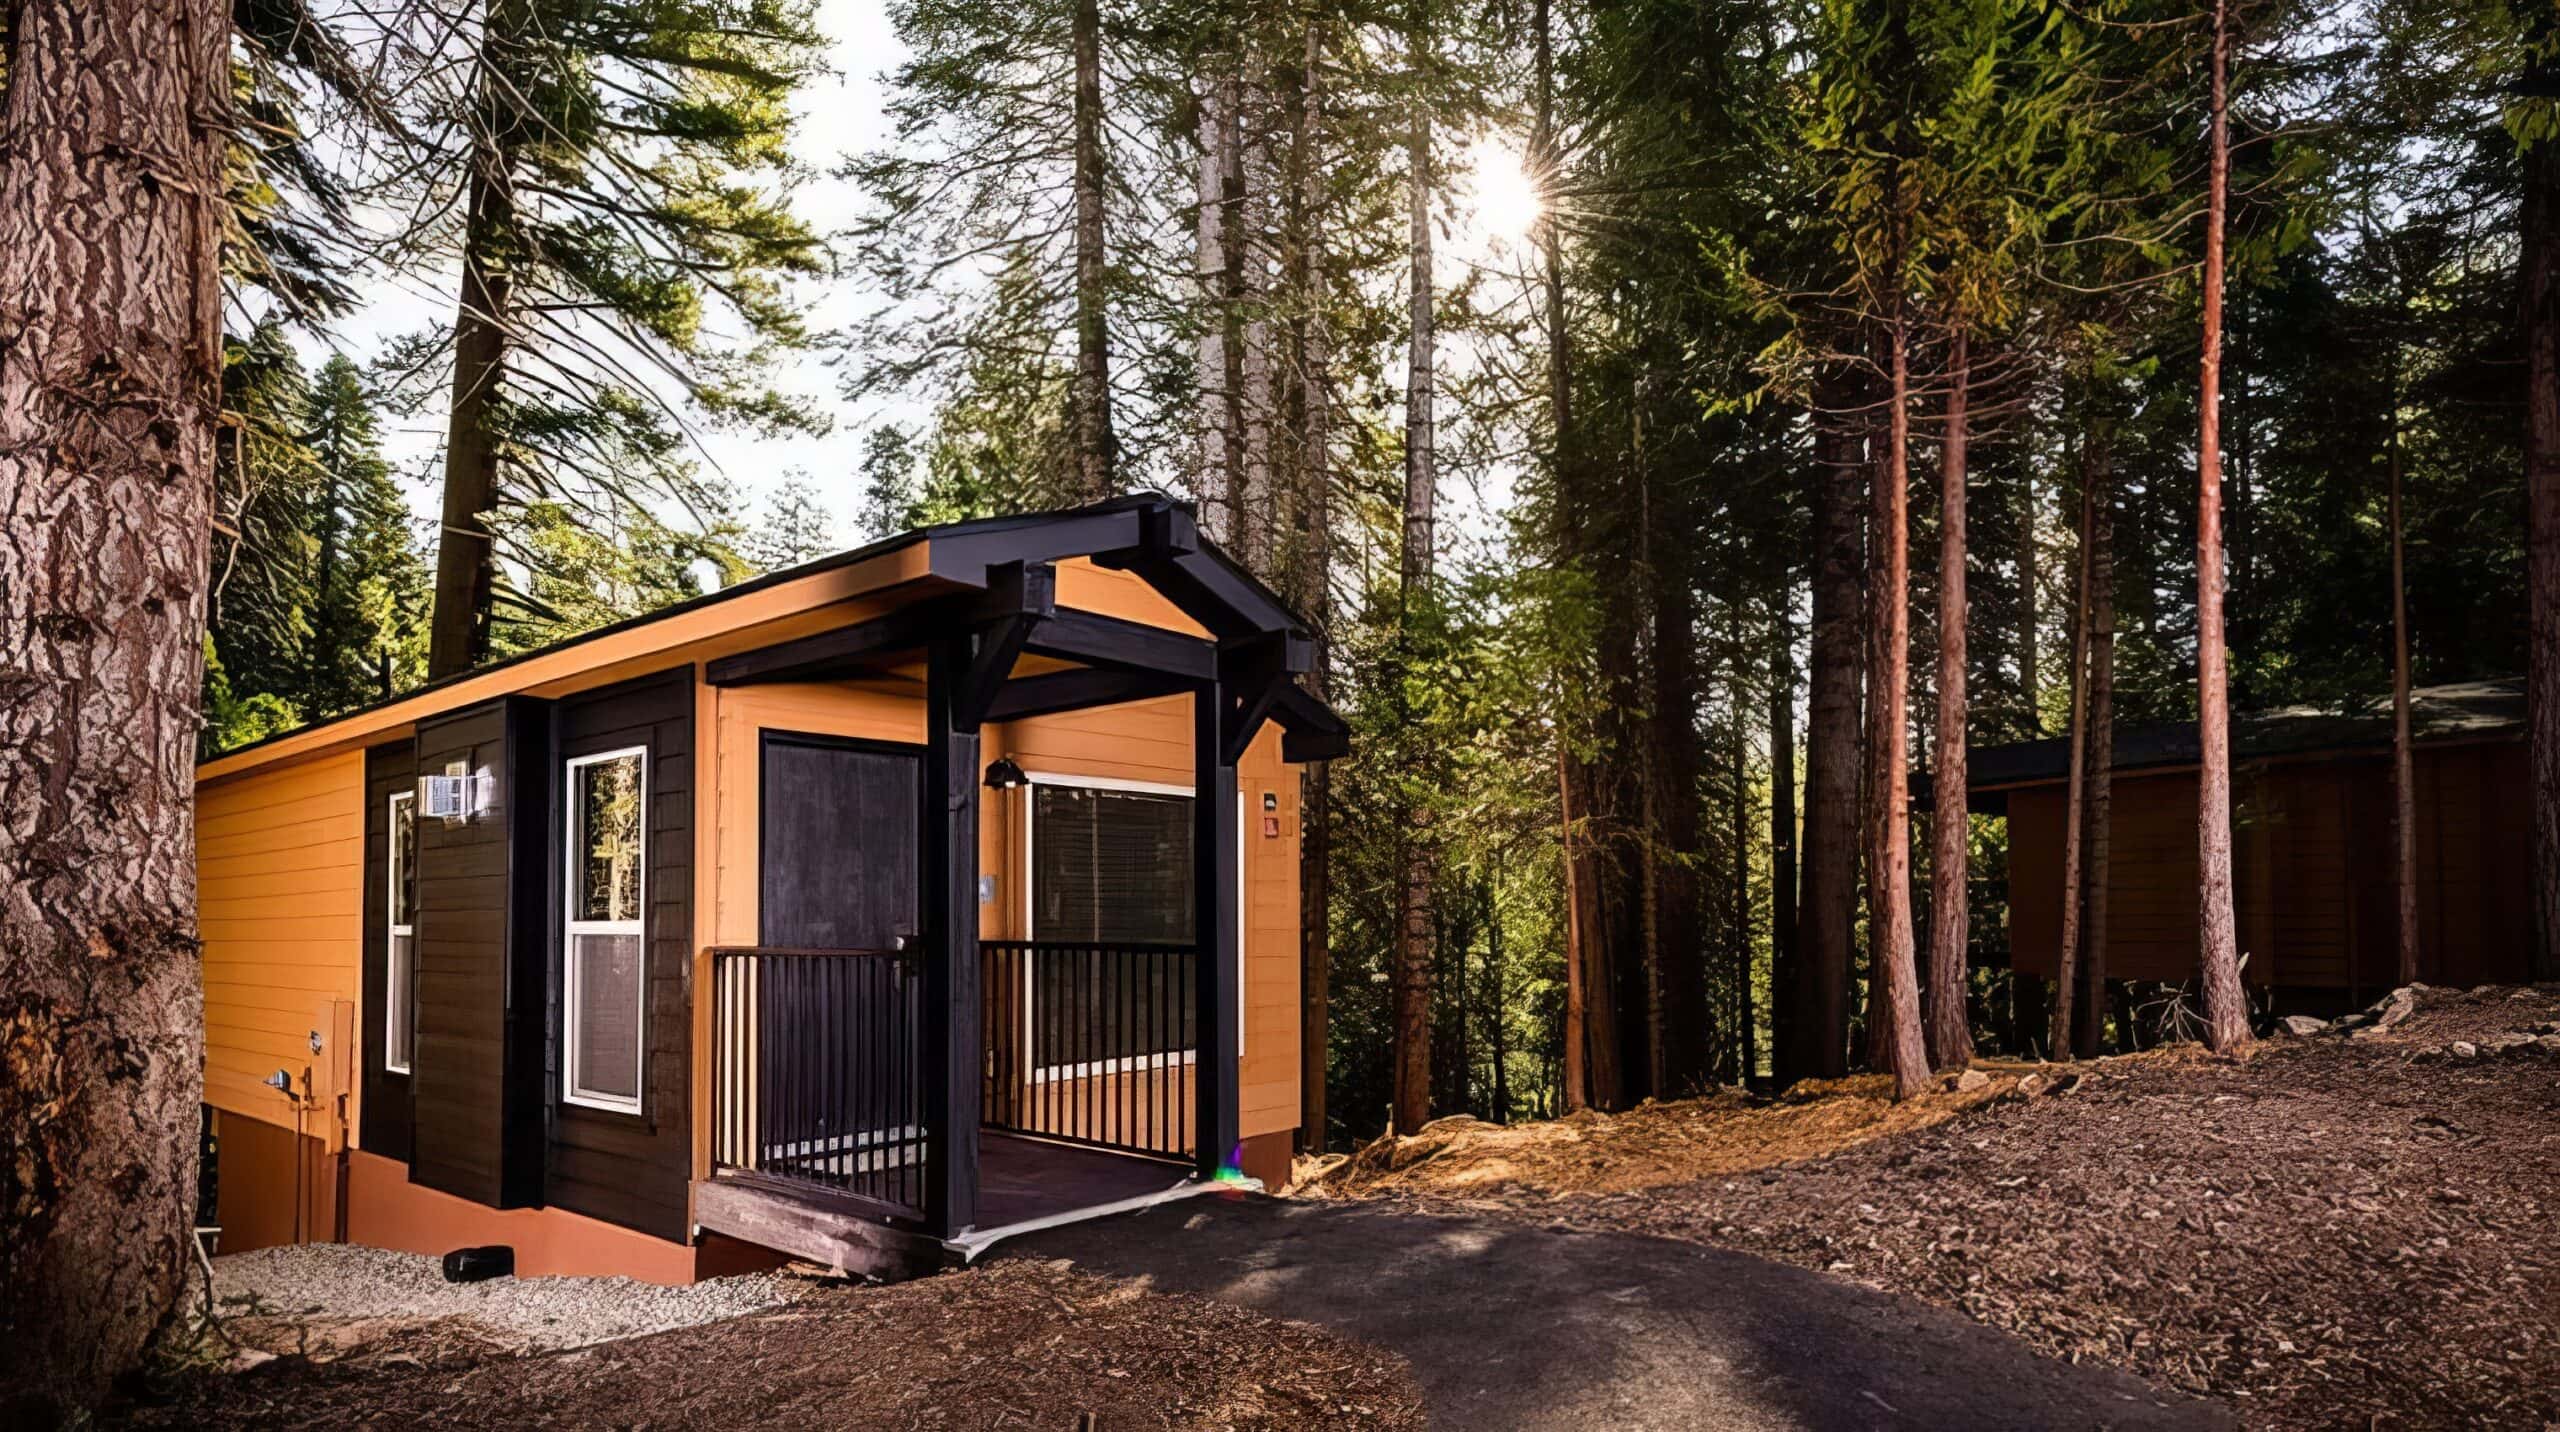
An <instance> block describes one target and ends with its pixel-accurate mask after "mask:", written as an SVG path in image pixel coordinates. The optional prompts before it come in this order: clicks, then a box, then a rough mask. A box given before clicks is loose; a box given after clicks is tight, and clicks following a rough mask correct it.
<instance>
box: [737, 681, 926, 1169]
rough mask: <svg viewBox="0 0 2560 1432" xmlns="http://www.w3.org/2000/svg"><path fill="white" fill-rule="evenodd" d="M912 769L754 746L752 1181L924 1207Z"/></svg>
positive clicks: (779, 740)
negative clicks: (810, 1185) (809, 1185)
mask: <svg viewBox="0 0 2560 1432" xmlns="http://www.w3.org/2000/svg"><path fill="white" fill-rule="evenodd" d="M923 793H924V774H923V757H922V754H921V753H920V752H918V751H916V750H915V749H913V748H909V747H901V746H890V745H883V744H879V743H875V742H860V741H848V740H841V739H836V738H832V737H825V736H811V735H801V734H797V733H791V732H779V731H776V732H767V733H766V735H765V737H764V750H763V778H762V792H761V800H760V806H761V810H762V821H761V827H762V828H761V831H760V834H759V843H758V851H759V861H760V866H761V869H760V870H759V872H758V904H757V908H758V911H759V918H758V927H759V928H758V935H759V938H758V941H757V943H759V944H762V945H764V946H766V947H767V948H770V949H777V950H792V951H804V952H806V953H799V954H792V955H777V956H776V957H774V958H771V959H768V960H766V961H765V962H764V967H765V974H764V977H763V980H762V987H761V989H760V990H759V992H758V996H757V999H758V1003H759V1004H760V1006H761V1014H762V1028H763V1030H764V1038H763V1048H762V1051H761V1056H760V1059H759V1063H760V1065H761V1073H762V1077H763V1084H762V1089H763V1098H762V1100H761V1105H762V1107H761V1115H760V1119H759V1127H760V1128H761V1130H762V1142H763V1145H764V1148H763V1150H762V1153H763V1156H764V1167H766V1168H767V1169H769V1170H771V1171H774V1172H782V1173H790V1174H794V1175H797V1176H799V1177H803V1178H810V1179H815V1180H817V1181H820V1182H824V1183H828V1184H832V1185H834V1186H836V1187H838V1188H842V1189H844V1190H845V1191H847V1192H851V1193H858V1194H862V1195H865V1196H869V1197H874V1198H879V1199H881V1200H883V1201H885V1202H889V1203H893V1204H899V1205H907V1204H911V1203H912V1202H913V1201H914V1200H915V1199H916V1198H919V1197H921V1195H922V1188H923V1185H922V1169H921V1167H920V1161H921V1158H922V1154H923V1148H924V1142H923V1134H922V1130H921V1128H920V1127H919V1122H920V1103H919V1101H920V1095H921V1088H920V1084H919V1079H918V1072H919V1062H918V1060H917V1057H916V1055H917V1045H916V1037H917V1033H918V1020H917V1016H918V1014H919V1010H918V1008H917V1002H918V1001H919V999H920V998H921V997H922V995H923V991H924V981H923V979H922V978H921V975H920V972H919V971H918V970H917V968H916V966H915V964H914V963H913V961H914V960H916V959H917V958H920V957H921V954H922V952H921V951H920V950H918V951H913V952H909V951H907V950H906V948H905V947H906V946H907V945H908V944H909V943H910V942H911V940H912V937H913V936H915V934H916V933H917V931H918V929H919V925H918V912H919V909H920V906H921V898H922V890H921V888H920V884H919V866H918V857H919V855H920V854H921V851H920V849H919V844H920V841H921V831H920V825H921V816H922V802H923Z"/></svg>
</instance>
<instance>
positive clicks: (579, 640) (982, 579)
mask: <svg viewBox="0 0 2560 1432" xmlns="http://www.w3.org/2000/svg"><path fill="white" fill-rule="evenodd" d="M918 542H928V543H930V544H931V547H930V556H929V560H930V563H931V574H932V576H934V577H935V578H938V579H941V580H942V581H946V582H951V583H956V584H958V585H960V586H962V587H969V588H977V589H981V590H983V589H985V588H988V587H989V586H991V585H992V584H994V583H996V582H998V581H999V580H1001V576H1002V573H1003V571H1004V569H1006V568H1007V567H1010V566H1013V565H1015V564H1023V563H1038V562H1049V561H1058V560H1064V559H1067V558H1073V557H1089V558H1091V559H1092V560H1093V561H1094V562H1095V564H1096V565H1099V566H1103V567H1112V568H1119V569H1123V570H1128V571H1133V572H1136V573H1137V574H1139V575H1140V576H1142V577H1144V578H1145V579H1146V580H1147V581H1148V582H1149V583H1151V584H1152V585H1154V586H1155V588H1156V589H1157V590H1158V591H1160V592H1162V593H1164V595H1165V596H1166V597H1167V598H1168V599H1169V600H1171V601H1172V602H1173V603H1174V605H1175V606H1177V607H1179V608H1181V609H1182V610H1183V611H1185V612H1187V613H1189V614H1190V615H1191V616H1192V617H1193V618H1194V619H1195V620H1197V621H1199V622H1200V623H1201V624H1202V625H1203V626H1206V627H1207V628H1208V629H1209V630H1210V631H1211V632H1213V633H1215V634H1216V636H1217V637H1218V639H1219V641H1220V642H1222V643H1233V642H1238V641H1249V640H1256V639H1260V638H1264V637H1268V636H1271V635H1273V634H1276V633H1283V632H1285V633H1288V634H1291V635H1294V636H1296V637H1298V638H1300V639H1301V640H1302V641H1303V640H1304V638H1305V637H1306V635H1307V632H1308V627H1307V624H1306V623H1305V622H1304V621H1303V620H1301V619H1300V618H1299V617H1298V616H1297V615H1296V614H1295V613H1293V612H1291V611H1290V610H1289V608H1288V605H1287V603H1285V602H1283V601H1282V600H1281V599H1280V598H1279V597H1278V596H1277V595H1276V594H1274V593H1273V592H1272V591H1271V589H1270V588H1269V587H1267V586H1265V585H1263V584H1262V583H1261V582H1260V581H1258V580H1256V579H1255V578H1254V576H1253V575H1252V574H1251V573H1250V572H1247V571H1246V570H1245V569H1244V568H1243V567H1242V566H1241V565H1239V564H1238V563H1236V562H1235V560H1234V559H1232V558H1230V557H1228V556H1227V555H1226V554H1225V553H1223V552H1221V551H1219V550H1218V549H1217V548H1216V546H1215V545H1213V544H1211V543H1210V542H1208V541H1207V540H1206V539H1205V538H1202V537H1201V536H1200V535H1199V531H1198V526H1197V523H1196V522H1195V521H1194V519H1193V516H1192V513H1191V509H1190V508H1189V507H1188V506H1187V505H1185V504H1183V503H1179V502H1176V501H1174V500H1173V499H1172V498H1169V497H1166V496H1164V495H1163V494H1161V493H1153V492H1142V493H1133V494H1131V495H1129V496H1127V497H1117V498H1113V499H1111V500H1109V501H1107V502H1100V503H1096V504H1093V505H1091V506H1088V507H1079V508H1073V509H1069V510H1066V511H1061V512H1040V513H1029V514H1025V515H1022V516H1017V517H990V518H980V519H977V520H974V521H969V522H955V523H950V524H948V525H945V526H941V527H928V528H925V529H923V530H922V531H917V532H907V533H901V534H899V535H898V536H895V537H889V538H885V539H883V540H881V541H878V542H873V543H871V544H869V545H868V546H863V547H857V548H855V549H853V550H851V551H847V552H839V553H836V554H834V555H833V556H829V557H821V558H819V559H818V560H816V561H814V562H808V563H804V564H802V565H800V566H797V567H790V568H786V569H784V570H782V571H779V572H771V573H767V574H766V575H764V576H761V577H757V578H754V579H753V580H750V581H745V582H741V583H739V584H738V585H736V586H734V587H728V588H724V589H722V590H720V591H717V592H712V593H708V594H706V595H703V596H699V597H694V598H692V599H690V600H688V601H682V602H677V603H674V604H673V605H670V606H665V607H660V608H659V609H657V610H656V611H653V612H647V613H643V614H642V615H640V616H636V617H632V618H629V619H627V620H624V621H619V622H615V623H613V624H612V625H610V626H603V627H598V628H596V629H595V630H594V631H590V632H582V633H580V634H578V635H577V636H574V637H571V638H569V639H568V640H566V641H560V642H555V643H553V644H551V645H549V646H545V647H538V648H536V649H534V650H532V651H528V652H521V653H518V654H517V655H515V656H512V657H509V658H507V659H506V660H505V661H499V662H492V663H490V664H489V665H486V666H478V667H474V668H472V669H471V670H470V671H468V672H465V673H462V674H459V675H456V676H453V677H448V678H446V679H445V680H444V681H441V682H434V683H430V684H428V685H426V686H423V687H420V688H418V689H417V690H415V691H404V692H401V693H400V694H398V695H396V696H392V697H389V698H386V699H384V700H381V701H376V702H373V703H370V704H368V705H365V706H361V707H358V708H356V709H355V710H353V711H347V712H342V713H340V714H339V715H336V716H333V717H331V718H329V720H327V721H318V722H313V723H311V724H310V725H307V726H298V727H295V728H293V729H292V730H288V731H279V732H277V733H276V734H274V735H272V736H268V737H266V738H264V739H263V740H259V741H252V742H250V743H249V744H247V745H245V746H238V747H234V748H233V749H231V750H228V751H225V752H223V753H221V755H219V756H217V757H215V758H214V759H215V760H229V759H231V758H233V757H236V756H239V755H242V754H244V753H247V752H252V751H256V750H258V749H259V748H260V747H262V746H265V745H268V744H269V743H271V742H275V741H280V740H283V739H285V738H287V737H292V736H299V735H301V734H303V733H305V732H307V731H313V730H319V729H322V728H325V727H327V726H329V725H332V724H335V723H336V722H340V721H348V720H353V719H355V718H357V717H361V716H364V715H367V714H370V713H372V712H375V711H379V710H382V709H384V708H386V707H391V706H396V705H400V704H402V703H404V702H410V701H415V700H417V699H418V698H420V697H421V696H428V695H432V694H434V693H435V692H436V691H437V690H438V689H439V688H440V687H442V686H446V685H450V684H452V683H454V682H459V681H466V680H477V679H479V678H481V677H484V676H487V675H488V674H489V673H491V672H494V671H503V670H505V669H507V668H508V667H510V666H513V665H516V664H518V663H520V662H524V661H529V660H531V659H533V658H535V657H537V656H547V655H550V654H552V653H554V652H560V651H567V650H571V649H574V648H576V647H578V646H580V645H582V644H584V643H587V642H592V641H597V640H600V639H602V638H605V637H608V636H612V635H615V634H616V633H620V632H626V631H631V630H633V629H635V628H639V627H644V626H647V625H649V624H650V623H652V622H661V621H665V620H667V619H669V618H671V617H676V616H681V615H683V614H685V613H687V612H694V611H701V610H703V609H705V608H710V607H716V606H718V605H719V604H720V603H722V602H728V601H734V600H736V599H737V598H739V597H743V596H746V595H748V594H749V593H752V592H759V591H764V590H767V589H769V588H772V587H775V586H779V585H781V584H783V583H785V582H792V581H797V580H799V579H800V578H803V577H809V576H814V575H817V574H819V573H822V572H828V571H834V570H836V569H839V568H843V567H849V566H852V565H855V564H857V563H860V562H865V561H868V560H870V559H872V558H874V557H879V556H884V555H886V554H888V553H890V552H894V551H897V550H898V549H900V548H902V547H908V546H912V545H914V544H915V543H918ZM924 600H931V599H930V598H925V599H924ZM1305 669H1306V668H1304V667H1292V668H1291V670H1292V673H1293V674H1295V673H1297V672H1302V671H1303V670H1305ZM764 679H773V678H771V677H766V678H764ZM713 680H714V683H715V684H723V685H725V684H728V682H727V681H726V680H724V679H723V678H722V677H721V676H720V675H719V674H718V671H717V669H716V668H715V674H714V677H713ZM449 714H450V713H449V712H448V713H432V714H429V715H425V716H421V717H420V718H418V719H419V723H420V724H421V725H423V724H425V723H427V722H430V721H435V720H440V719H443V717H444V716H445V715H449Z"/></svg>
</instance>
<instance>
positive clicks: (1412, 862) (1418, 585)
mask: <svg viewBox="0 0 2560 1432" xmlns="http://www.w3.org/2000/svg"><path fill="white" fill-rule="evenodd" d="M1424 26H1425V22H1424V20H1423V19H1422V17H1421V12H1420V9H1419V6H1418V5H1417V12H1416V19H1415V23H1414V28H1413V47H1414V57H1415V61H1416V79H1417V80H1419V79H1421V78H1422V69H1423V57H1424V55H1425V53H1426V48H1425V36H1426V34H1427V31H1426V30H1425V27H1424ZM1405 163H1406V165H1407V166H1408V169H1409V181H1408V182H1409V183H1410V185H1411V195H1410V197H1411V215H1410V218H1411V223H1412V229H1411V234H1412V255H1411V279H1410V283H1411V294H1410V303H1411V306H1410V311H1409V315H1408V323H1409V333H1408V338H1407V343H1406V348H1405V408H1404V552H1403V571H1402V574H1401V575H1402V581H1403V589H1402V590H1403V595H1402V601H1403V607H1404V610H1403V613H1402V617H1401V622H1402V627H1403V629H1402V631H1401V632H1400V633H1399V634H1398V638H1397V640H1398V643H1399V646H1400V647H1401V649H1402V654H1404V655H1410V653H1411V650H1412V643H1413V636H1414V626H1415V623H1416V622H1417V621H1418V620H1420V617H1421V612H1420V610H1419V609H1420V607H1421V606H1422V604H1423V603H1424V602H1426V601H1428V600H1430V588H1431V559H1432V552H1433V546H1434V543H1435V542H1436V540H1437V533H1436V524H1435V521H1434V510H1435V507H1436V505H1437V502H1438V496H1439V488H1438V483H1439V469H1438V465H1437V452H1436V444H1435V437H1434V403H1433V397H1434V367H1433V364H1434V353H1433V336H1432V274H1431V110H1430V107H1429V105H1428V104H1427V103H1426V102H1424V101H1422V100H1421V99H1419V98H1417V99H1416V101H1415V104H1414V113H1413V120H1412V125H1411V128H1410V130H1409V132H1408V133H1407V136H1406V141H1405ZM1399 665H1401V662H1400V663H1399ZM1405 739H1406V740H1407V741H1408V742H1413V743H1415V745H1416V749H1415V750H1414V751H1413V753H1412V759H1413V760H1414V762H1415V764H1416V765H1417V766H1419V765H1421V764H1422V763H1423V761H1424V760H1425V759H1426V756H1427V753H1425V752H1423V751H1422V750H1420V749H1419V737H1418V736H1417V734H1416V733H1415V732H1413V731H1411V730H1407V731H1406V732H1405ZM1431 834H1432V832H1431V818H1430V813H1429V811H1428V810H1427V809H1424V808H1420V807H1417V808H1415V809H1414V810H1413V811H1411V812H1409V818H1408V820H1407V821H1406V823H1405V831H1404V852H1403V860H1404V870H1403V872H1402V874H1403V879H1402V882H1401V884H1402V889H1401V891H1400V892H1399V898H1398V919H1397V926H1398V950H1397V958H1396V964H1395V975H1394V980H1393V985H1394V988H1393V990H1392V994H1393V996H1394V1005H1395V1092H1394V1105H1395V1107H1394V1115H1395V1128H1396V1132H1398V1133H1402V1134H1409V1133H1412V1132H1413V1131H1415V1130H1416V1129H1419V1128H1421V1127H1422V1126H1423V1125H1424V1124H1425V1123H1427V1122H1429V1120H1430V1118H1431V920H1432V907H1431V876H1432V865H1433V861H1434V853H1433V850H1432V841H1431Z"/></svg>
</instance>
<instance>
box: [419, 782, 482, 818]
mask: <svg viewBox="0 0 2560 1432" xmlns="http://www.w3.org/2000/svg"><path fill="white" fill-rule="evenodd" d="M418 809H419V811H420V812H422V813H423V814H424V815H425V816H426V817H427V818H428V819H429V820H467V819H469V818H470V816H471V778H470V777H468V776H420V777H419V778H418Z"/></svg>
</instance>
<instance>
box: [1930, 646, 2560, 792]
mask: <svg viewBox="0 0 2560 1432" xmlns="http://www.w3.org/2000/svg"><path fill="white" fill-rule="evenodd" d="M2524 721H2525V709H2524V683H2523V681H2521V680H2519V679H2516V678H2513V677H2508V678H2504V679H2500V680H2494V681H2460V682H2454V683H2452V684H2450V685H2445V686H2422V687H2418V688H2416V689H2415V690H2412V691H2411V692H2410V693H2409V725H2410V733H2411V735H2412V736H2414V737H2415V738H2416V740H2417V742H2418V743H2419V744H2420V745H2433V744H2441V743H2446V742H2454V741H2484V740H2522V739H2524ZM2390 746H2391V698H2390V697H2389V696H2387V695H2386V696H2383V697H2380V698H2378V699H2376V700H2373V701H2370V702H2365V703H2362V704H2359V705H2355V706H2350V707H2321V706H2279V707H2275V708H2272V709H2270V710H2266V711H2252V712H2244V713H2240V714H2236V715H2234V716H2233V717H2232V718H2231V756H2232V759H2234V760H2239V761H2245V760H2258V759H2266V758H2270V757H2276V756H2307V755H2314V754H2318V753H2322V752H2328V751H2338V752H2348V751H2360V750H2388V749H2389V748H2390ZM2199 757H2200V748H2199V745H2198V738H2197V735H2196V724H2195V723H2194V722H2192V721H2178V722H2172V723H2169V724H2166V725H2159V726H2119V727H2117V728H2116V731H2115V760H2114V761H2113V762H2112V763H2111V766H2110V769H2112V770H2114V771H2117V772H2119V773H2123V772H2130V771H2143V770H2152V769H2159V768H2164V767H2165V768H2172V769H2174V768H2176V767H2179V766H2192V765H2194V764H2196V762H2197V760H2198V759H2199ZM1965 759H1966V762H1967V769H1966V776H1967V778H1968V780H1967V784H1968V785H1969V786H1970V787H1971V788H1972V791H1973V794H1974V795H1975V796H1977V797H1979V796H1981V795H1983V794H1984V793H1985V792H1996V791H2000V790H2005V789H2007V788H2009V787H2012V786H2032V785H2042V784H2046V783H2049V782H2055V781H2060V780H2062V779H2064V778H2065V776H2066V775H2067V774H2068V773H2069V770H2070V764H2071V742H2070V740H2069V738H2068V737H2063V736H2054V737H2048V738H2046V739H2044V740H2041V741H2016V742H2012V743H2010V744H2008V745H2003V746H1975V747H1973V748H1972V749H1970V750H1969V751H1967V752H1966V753H1965ZM1911 787H1912V789H1911V795H1912V804H1913V805H1915V806H1924V805H1926V804H1928V801H1929V793H1930V788H1929V777H1928V774H1927V773H1926V772H1919V773H1915V774H1914V775H1913V776H1912V782H1911ZM1995 808H1996V806H1995Z"/></svg>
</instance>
